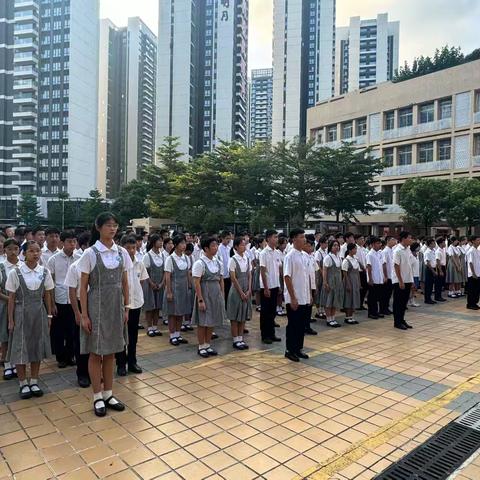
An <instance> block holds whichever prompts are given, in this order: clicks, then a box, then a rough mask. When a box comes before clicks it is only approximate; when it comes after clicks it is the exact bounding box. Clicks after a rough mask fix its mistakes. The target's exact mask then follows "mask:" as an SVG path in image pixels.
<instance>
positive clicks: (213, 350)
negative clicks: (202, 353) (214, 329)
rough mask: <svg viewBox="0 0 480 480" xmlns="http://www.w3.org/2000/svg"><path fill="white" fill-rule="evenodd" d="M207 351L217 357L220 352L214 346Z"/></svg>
mask: <svg viewBox="0 0 480 480" xmlns="http://www.w3.org/2000/svg"><path fill="white" fill-rule="evenodd" d="M207 353H208V355H209V356H210V357H216V356H217V355H218V352H217V351H216V350H215V349H213V348H212V347H208V348H207Z"/></svg>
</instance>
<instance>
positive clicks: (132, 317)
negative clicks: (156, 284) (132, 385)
mask: <svg viewBox="0 0 480 480" xmlns="http://www.w3.org/2000/svg"><path fill="white" fill-rule="evenodd" d="M127 276H128V293H129V296H130V300H129V302H128V303H129V305H130V310H129V311H128V322H127V330H128V349H123V350H122V351H121V352H117V353H116V354H115V359H116V362H117V366H118V367H126V366H127V363H128V368H129V369H131V368H134V367H135V366H136V365H137V342H138V324H139V323H140V313H141V311H142V306H143V303H144V297H143V289H142V282H145V281H146V280H148V273H147V269H146V267H145V265H144V263H143V262H141V261H139V260H137V258H135V260H134V261H133V265H132V266H131V268H129V269H128V270H127ZM127 352H128V354H127Z"/></svg>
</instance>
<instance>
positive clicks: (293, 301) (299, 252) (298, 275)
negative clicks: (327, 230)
mask: <svg viewBox="0 0 480 480" xmlns="http://www.w3.org/2000/svg"><path fill="white" fill-rule="evenodd" d="M290 240H291V242H292V248H291V249H290V251H289V252H288V253H287V255H286V256H285V262H284V266H283V276H284V279H285V287H286V289H285V303H286V304H287V319H288V323H287V329H286V351H285V357H286V358H288V359H289V360H291V361H293V362H298V361H299V360H300V358H303V359H307V358H308V355H307V354H306V353H303V352H302V350H301V348H302V345H303V339H304V332H305V323H304V322H305V320H304V319H305V317H306V315H307V313H308V305H311V304H312V303H313V299H312V291H311V285H310V273H309V270H308V258H307V254H306V253H305V252H304V251H303V246H304V244H305V231H304V230H302V229H301V228H294V229H293V230H291V231H290Z"/></svg>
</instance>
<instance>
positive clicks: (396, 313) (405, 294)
mask: <svg viewBox="0 0 480 480" xmlns="http://www.w3.org/2000/svg"><path fill="white" fill-rule="evenodd" d="M411 288H412V284H411V283H406V284H405V288H404V289H403V290H402V289H401V288H400V287H399V286H398V283H395V284H394V285H393V324H394V325H395V326H399V325H402V324H403V323H405V310H406V308H407V304H408V299H409V298H410V289H411Z"/></svg>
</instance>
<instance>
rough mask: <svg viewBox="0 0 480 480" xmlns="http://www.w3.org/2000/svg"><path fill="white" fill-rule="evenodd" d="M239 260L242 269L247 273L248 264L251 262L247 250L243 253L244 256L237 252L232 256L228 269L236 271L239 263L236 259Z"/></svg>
mask: <svg viewBox="0 0 480 480" xmlns="http://www.w3.org/2000/svg"><path fill="white" fill-rule="evenodd" d="M234 259H235V260H236V261H237V262H238V265H239V266H240V271H241V272H243V273H245V272H246V271H247V270H248V264H249V263H250V259H249V258H248V257H247V252H245V253H244V254H243V256H241V255H239V254H238V253H236V254H235V255H234V256H233V257H230V261H229V262H228V271H229V272H235V270H236V269H237V264H236V263H235V260H234Z"/></svg>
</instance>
